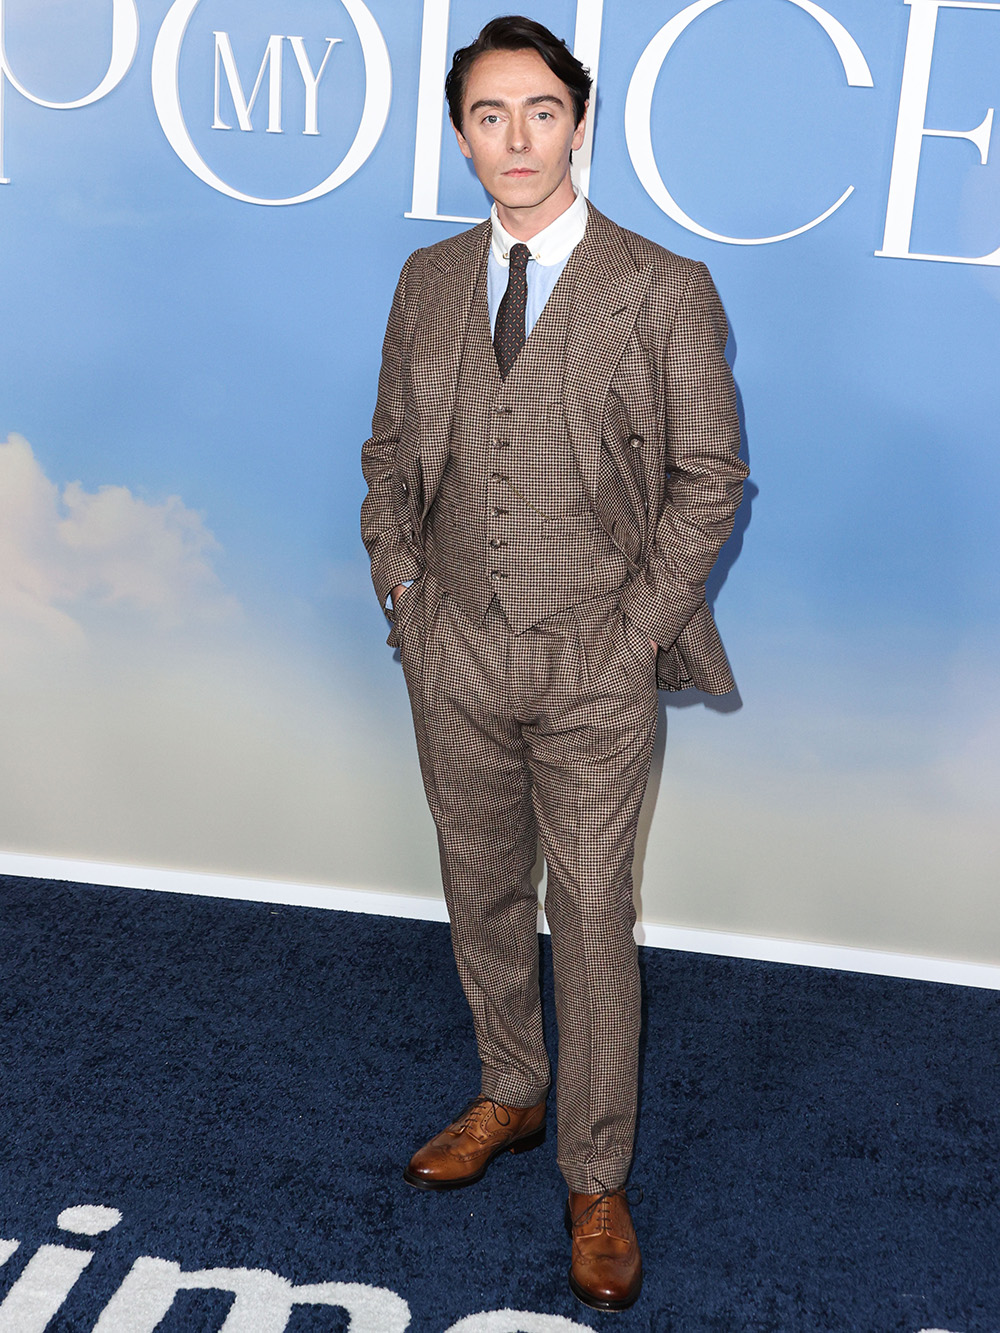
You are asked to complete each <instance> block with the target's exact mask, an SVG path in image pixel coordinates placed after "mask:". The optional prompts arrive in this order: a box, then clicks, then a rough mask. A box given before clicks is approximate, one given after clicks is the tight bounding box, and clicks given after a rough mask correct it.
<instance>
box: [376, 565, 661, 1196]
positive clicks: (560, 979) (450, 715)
mask: <svg viewBox="0 0 1000 1333" xmlns="http://www.w3.org/2000/svg"><path fill="white" fill-rule="evenodd" d="M397 623H398V624H399V626H400V634H401V645H402V646H401V655H402V661H403V669H404V673H405V676H406V681H407V686H408V689H409V692H410V701H411V705H412V708H413V718H414V725H415V730H416V737H417V749H418V753H419V757H420V765H421V771H422V774H423V780H424V785H425V788H426V792H427V799H428V802H429V805H430V808H431V813H432V814H433V817H434V822H435V824H436V825H437V831H438V842H439V847H440V853H441V866H442V877H443V881H444V892H445V898H446V901H447V904H448V911H449V915H450V918H451V922H452V927H451V929H452V942H453V946H454V951H455V959H456V962H457V964H458V971H459V976H460V978H461V981H462V985H463V987H464V989H465V994H466V997H467V998H468V1001H469V1005H470V1008H471V1010H472V1015H473V1020H474V1023H475V1031H476V1039H477V1043H478V1047H479V1054H480V1058H481V1061H482V1092H483V1093H484V1094H485V1095H486V1096H488V1097H492V1098H493V1099H494V1100H496V1101H498V1102H503V1103H505V1104H507V1105H511V1106H531V1105H534V1104H535V1103H536V1102H537V1101H539V1100H540V1099H541V1098H542V1097H543V1096H544V1095H545V1093H546V1091H547V1088H548V1085H549V1062H548V1058H547V1055H546V1051H545V1044H544V1041H543V1036H542V1018H541V1006H540V999H539V990H538V939H537V896H536V891H535V889H534V887H533V885H532V881H531V871H532V868H533V866H534V863H535V859H536V850H537V843H538V839H539V838H540V840H541V844H542V848H543V851H544V853H545V858H546V862H547V865H548V880H547V889H546V895H545V913H546V917H547V919H548V923H549V927H550V929H551V932H552V960H553V973H554V980H555V995H556V1012H557V1017H558V1024H559V1048H558V1079H557V1091H556V1102H557V1107H556V1110H557V1123H558V1160H559V1165H560V1168H561V1170H562V1172H563V1175H564V1176H565V1178H566V1181H567V1183H568V1185H569V1187H570V1189H572V1190H577V1191H583V1192H587V1193H596V1192H597V1191H598V1190H600V1189H603V1188H608V1189H613V1188H617V1187H618V1186H620V1185H622V1184H623V1183H624V1181H625V1178H626V1176H627V1174H628V1169H629V1163H630V1160H631V1155H632V1139H633V1132H634V1124H635V1113H636V1091H637V1090H636V1078H637V1056H638V1040H639V1023H640V996H639V972H638V963H637V957H636V946H635V942H634V937H633V933H632V928H633V926H634V923H635V908H634V905H633V901H632V874H631V870H632V858H633V853H634V847H635V834H636V823H637V819H638V814H639V807H640V805H641V803H642V797H643V793H644V791H645V787H646V780H647V777H648V773H649V762H650V756H651V753H652V746H653V739H654V734H655V730H656V715H657V704H656V682H655V679H654V660H653V653H652V649H651V647H650V644H649V640H648V638H647V637H646V636H645V635H644V634H643V633H642V631H641V630H639V629H637V628H636V627H635V626H633V625H631V624H630V623H629V622H628V621H626V620H623V617H622V613H621V611H620V610H619V608H618V600H617V594H616V593H612V594H605V595H603V596H601V597H598V598H595V599H593V600H592V601H588V602H585V603H584V604H582V605H578V606H575V607H573V608H571V609H569V610H566V611H562V612H559V613H558V614H556V615H553V616H550V617H549V618H548V619H546V620H544V621H542V622H541V623H540V624H538V625H536V626H534V627H533V628H531V629H529V630H526V631H524V632H523V633H521V634H514V633H513V632H512V631H511V629H510V627H509V625H508V623H507V621H506V619H505V617H504V614H503V612H502V611H501V610H500V608H499V606H498V604H497V603H496V602H493V603H492V604H491V606H490V608H489V610H488V611H487V614H486V617H485V619H481V618H478V619H475V618H472V617H470V616H469V615H468V614H466V612H464V611H463V610H462V609H461V608H460V607H459V606H458V605H456V603H455V602H454V600H452V599H450V598H448V597H447V596H445V595H444V594H443V593H442V591H441V588H440V585H439V584H438V583H437V581H436V580H435V578H434V576H433V575H432V574H430V573H427V574H425V575H424V577H423V578H422V579H421V580H420V581H419V582H417V583H416V584H414V586H413V587H412V588H410V589H408V590H407V592H406V593H404V594H403V596H402V597H401V598H400V603H399V606H398V608H397Z"/></svg>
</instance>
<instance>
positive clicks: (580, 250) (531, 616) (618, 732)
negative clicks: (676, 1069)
mask: <svg viewBox="0 0 1000 1333" xmlns="http://www.w3.org/2000/svg"><path fill="white" fill-rule="evenodd" d="M489 245H490V224H489V223H488V222H487V223H484V224H481V225H480V226H477V227H474V228H473V229H472V230H470V231H466V232H464V233H462V234H461V235H458V236H455V237H453V238H450V239H448V240H445V241H442V242H439V243H438V244H436V245H432V246H429V247H427V248H426V249H423V250H418V251H417V252H416V253H415V254H413V255H412V256H411V257H410V259H409V260H408V261H407V262H406V265H405V266H404V269H403V272H402V275H401V276H400V280H399V284H398V287H397V289H396V294H395V298H394V300H393V304H392V310H391V313H390V317H389V322H388V327H387V331H386V336H385V343H384V348H383V361H382V370H381V374H380V376H379V388H378V402H377V405H376V409H375V415H374V419H373V423H372V435H371V438H370V439H369V440H368V441H367V442H366V443H365V445H364V447H363V450H362V463H363V470H364V475H365V478H366V480H367V482H368V487H369V489H368V495H367V498H366V499H365V502H364V505H363V507H362V536H363V538H364V541H365V545H366V547H367V548H368V551H369V554H370V556H371V561H372V577H373V581H374V584H375V590H376V593H377V595H378V597H379V600H380V603H381V604H382V606H383V607H384V608H387V603H388V600H389V597H390V594H391V592H392V590H393V589H395V588H397V587H398V586H399V585H409V586H408V587H407V588H406V591H405V592H404V593H403V594H402V595H401V596H400V597H399V599H398V601H397V603H396V605H395V606H394V607H392V608H387V614H388V615H389V616H390V619H391V620H392V621H393V625H392V632H391V634H390V636H389V643H390V644H394V645H396V644H398V645H399V646H400V653H401V657H402V663H403V669H404V674H405V676H406V681H407V686H408V689H409V693H410V700H411V704H412V709H413V718H414V726H415V731H416V738H417V749H418V754H419V758H420V764H421V771H422V775H423V779H424V786H425V790H426V794H427V799H428V802H429V805H430V808H431V812H432V814H433V816H434V820H435V824H436V826H437V831H438V841H439V848H440V854H441V866H442V876H443V882H444V891H445V897H446V900H447V903H448V909H449V915H450V918H451V927H452V942H453V945H454V952H455V958H456V962H457V965H458V970H459V975H460V977H461V981H462V985H463V987H464V990H465V994H466V996H467V998H468V1001H469V1005H470V1008H471V1010H472V1015H473V1021H474V1025H475V1031H476V1039H477V1043H478V1048H479V1055H480V1059H481V1063H482V1088H481V1091H482V1093H483V1094H484V1095H486V1096H487V1097H490V1098H492V1099H493V1100H495V1101H496V1102H499V1103H502V1104H504V1105H508V1106H532V1105H534V1104H536V1103H537V1102H538V1101H540V1100H541V1099H542V1098H543V1097H544V1096H545V1094H546V1091H547V1088H548V1085H549V1064H548V1058H547V1055H546V1051H545V1045H544V1041H543V1036H542V1022H541V1011H540V1003H539V994H538V945H537V936H536V916H537V899H536V890H535V888H534V885H533V881H532V877H531V872H532V869H533V866H534V863H535V860H536V852H537V846H538V842H539V840H540V841H541V845H542V849H543V851H544V854H545V858H546V863H547V884H546V893H545V911H546V916H547V919H548V921H549V925H550V928H551V931H552V948H553V975H554V981H555V992H556V1009H557V1017H558V1024H559V1049H558V1080H557V1120H558V1130H559V1144H558V1158H559V1164H560V1167H561V1169H562V1171H563V1174H564V1176H565V1177H566V1180H567V1182H568V1184H569V1187H570V1189H571V1190H575V1191H580V1192H587V1193H594V1192H597V1191H598V1190H601V1189H614V1188H617V1187H618V1186H620V1185H621V1184H622V1183H623V1182H624V1180H625V1178H626V1176H627V1173H628V1167H629V1162H630V1159H631V1153H632V1138H633V1130H634V1120H635V1111H636V1075H637V1052H638V1039H639V1013H640V995H639V975H638V966H637V958H636V948H635V943H634V938H633V927H634V924H635V909H634V906H633V898H632V878H631V866H632V858H633V855H634V844H635V834H636V825H637V820H638V814H639V808H640V805H641V802H642V797H643V793H644V790H645V786H646V780H647V777H648V771H649V762H650V757H651V753H652V746H653V738H654V733H655V727H656V716H657V709H656V688H657V685H659V686H660V687H661V688H663V689H683V688H685V687H688V686H696V687H698V688H700V689H702V690H705V691H708V692H711V693H716V694H722V693H725V692H727V691H728V690H730V689H732V688H733V680H732V677H731V675H730V671H729V666H728V663H727V661H726V656H725V652H724V650H723V648H722V644H721V642H720V640H719V637H718V634H717V632H716V628H715V624H714V621H713V618H712V614H711V611H710V610H709V608H708V606H707V605H706V602H705V591H704V589H705V580H706V578H707V576H708V573H709V571H710V570H711V568H712V565H713V563H714V561H715V559H716V556H717V555H718V553H719V550H720V548H721V546H722V544H723V542H724V541H725V540H726V538H727V536H728V535H729V532H730V530H731V528H732V523H733V517H734V514H735V512H736V509H737V506H738V505H739V502H740V497H741V493H742V483H743V480H744V478H745V476H746V473H747V469H746V467H745V465H744V464H743V462H742V461H741V460H740V458H739V443H740V431H739V422H738V417H737V411H736V399H735V391H734V387H733V381H732V375H731V373H730V369H729V365H728V363H727V361H726V358H725V348H726V341H727V323H726V318H725V314H724V312H723V310H722V306H721V304H720V302H719V299H718V296H717V295H716V292H715V288H714V286H713V284H712V280H711V278H710V276H709V274H708V270H707V269H706V268H705V266H704V265H703V264H700V263H696V262H694V261H692V260H688V259H683V258H681V257H680V256H678V255H675V254H672V253H671V252H670V251H668V250H665V249H663V248H662V247H660V246H658V245H656V244H654V243H653V242H651V241H648V240H646V239H644V238H643V237H641V236H638V235H636V234H634V233H632V232H629V231H626V230H624V229H623V228H621V227H619V226H617V225H616V224H615V223H613V222H611V221H610V220H609V219H607V218H606V217H604V216H603V215H602V214H601V213H600V212H598V211H597V210H596V209H595V208H593V206H589V211H588V219H587V223H586V231H585V233H584V236H583V239H582V240H581V241H580V242H579V244H578V245H577V246H576V248H575V249H574V250H573V251H572V254H571V255H570V257H569V260H568V262H567V263H566V267H565V269H564V270H563V271H562V273H561V274H560V276H559V278H558V281H557V282H556V284H555V287H554V289H553V290H552V293H551V295H550V296H549V298H548V300H547V302H546V304H545V306H544V309H543V310H542V313H541V315H540V316H539V317H538V319H537V322H536V323H535V324H534V326H533V328H532V329H531V332H530V334H529V336H528V337H527V340H526V342H525V343H524V346H523V348H522V349H521V351H520V354H519V355H518V357H517V360H516V361H515V362H514V365H513V367H512V369H511V370H510V372H509V374H508V375H507V376H506V378H501V375H500V372H499V370H498V367H497V361H496V356H495V354H494V351H493V346H492V342H491V334H490V324H489V314H488V306H487V278H486V274H487V252H488V247H489ZM651 640H652V641H654V642H655V643H656V644H658V645H659V651H658V652H656V653H654V649H653V646H652V643H651V642H650V641H651Z"/></svg>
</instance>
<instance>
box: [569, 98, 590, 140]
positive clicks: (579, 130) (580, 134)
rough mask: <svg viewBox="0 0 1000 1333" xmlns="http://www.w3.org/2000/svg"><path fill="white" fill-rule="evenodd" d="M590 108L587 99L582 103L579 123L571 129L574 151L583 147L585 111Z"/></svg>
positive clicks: (585, 127)
mask: <svg viewBox="0 0 1000 1333" xmlns="http://www.w3.org/2000/svg"><path fill="white" fill-rule="evenodd" d="M589 110H590V102H589V100H588V101H586V102H584V104H583V115H582V116H581V117H580V123H579V125H577V127H576V129H575V130H574V131H573V151H574V152H576V151H578V150H579V149H581V148H582V147H583V140H584V136H585V135H586V133H587V112H588V111H589Z"/></svg>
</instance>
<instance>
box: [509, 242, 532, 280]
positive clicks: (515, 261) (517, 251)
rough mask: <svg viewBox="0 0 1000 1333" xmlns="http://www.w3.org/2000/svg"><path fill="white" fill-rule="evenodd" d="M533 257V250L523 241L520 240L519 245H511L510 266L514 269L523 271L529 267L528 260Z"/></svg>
mask: <svg viewBox="0 0 1000 1333" xmlns="http://www.w3.org/2000/svg"><path fill="white" fill-rule="evenodd" d="M530 258H531V251H530V250H529V249H528V247H527V246H526V245H525V244H524V242H523V241H518V243H517V245H514V246H511V251H510V266H511V268H512V269H514V270H516V271H518V272H520V273H523V272H524V271H525V270H526V269H527V267H528V260H529V259H530Z"/></svg>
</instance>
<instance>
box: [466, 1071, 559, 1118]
mask: <svg viewBox="0 0 1000 1333" xmlns="http://www.w3.org/2000/svg"><path fill="white" fill-rule="evenodd" d="M548 1090H549V1085H548V1084H547V1083H540V1084H534V1085H531V1084H527V1085H526V1084H524V1083H523V1082H521V1081H520V1080H518V1079H511V1078H503V1077H501V1076H500V1075H491V1074H487V1073H486V1072H485V1070H484V1071H483V1081H482V1086H481V1088H480V1091H481V1093H482V1095H483V1096H484V1097H489V1099H490V1100H491V1101H494V1102H499V1103H500V1105H501V1106H516V1107H518V1108H519V1109H524V1108H526V1107H528V1106H537V1105H538V1103H539V1102H543V1101H544V1100H545V1097H546V1095H547V1093H548Z"/></svg>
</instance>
